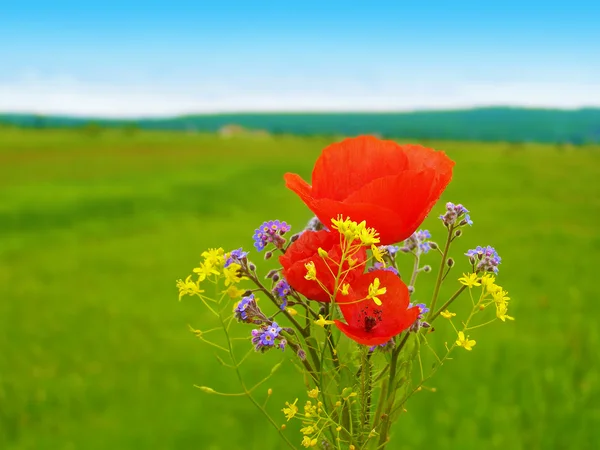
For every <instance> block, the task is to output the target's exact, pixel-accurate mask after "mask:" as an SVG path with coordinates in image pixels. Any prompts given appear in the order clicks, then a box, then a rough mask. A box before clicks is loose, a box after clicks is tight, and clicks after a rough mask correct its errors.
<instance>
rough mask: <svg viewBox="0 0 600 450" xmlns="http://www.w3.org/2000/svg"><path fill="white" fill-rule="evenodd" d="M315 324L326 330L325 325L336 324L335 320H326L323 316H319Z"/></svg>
mask: <svg viewBox="0 0 600 450" xmlns="http://www.w3.org/2000/svg"><path fill="white" fill-rule="evenodd" d="M315 323H316V324H317V325H319V326H320V327H323V328H325V325H333V324H334V323H335V322H334V321H333V320H326V319H325V318H324V317H323V316H322V315H321V314H319V319H318V320H315Z"/></svg>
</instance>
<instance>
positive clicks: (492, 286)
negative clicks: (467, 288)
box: [485, 283, 502, 295]
mask: <svg viewBox="0 0 600 450" xmlns="http://www.w3.org/2000/svg"><path fill="white" fill-rule="evenodd" d="M485 290H486V291H487V292H488V294H492V295H494V294H495V293H496V292H498V291H502V287H501V286H498V285H497V284H494V283H490V284H488V285H487V286H486V287H485Z"/></svg>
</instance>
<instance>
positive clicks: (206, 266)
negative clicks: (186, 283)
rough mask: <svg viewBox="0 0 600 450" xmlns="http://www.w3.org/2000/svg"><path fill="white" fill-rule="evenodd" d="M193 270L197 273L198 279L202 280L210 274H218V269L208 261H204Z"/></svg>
mask: <svg viewBox="0 0 600 450" xmlns="http://www.w3.org/2000/svg"><path fill="white" fill-rule="evenodd" d="M193 272H194V273H197V274H198V281H204V280H205V279H206V278H207V277H209V276H210V275H219V271H218V270H217V269H216V268H215V267H214V266H213V264H212V263H211V262H210V261H204V262H203V263H201V264H200V267H196V268H195V269H194V270H193Z"/></svg>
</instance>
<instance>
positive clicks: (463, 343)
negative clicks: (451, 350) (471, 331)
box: [456, 331, 477, 351]
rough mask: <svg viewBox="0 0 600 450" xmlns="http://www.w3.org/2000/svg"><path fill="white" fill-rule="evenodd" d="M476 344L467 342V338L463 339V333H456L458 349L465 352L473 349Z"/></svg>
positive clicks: (472, 341)
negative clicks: (462, 349)
mask: <svg viewBox="0 0 600 450" xmlns="http://www.w3.org/2000/svg"><path fill="white" fill-rule="evenodd" d="M476 343H477V342H475V341H474V340H472V339H471V340H469V336H467V337H465V333H463V332H462V331H459V332H458V340H457V341H456V345H458V346H459V347H462V348H464V349H465V350H469V351H471V350H473V347H474V346H475V344H476Z"/></svg>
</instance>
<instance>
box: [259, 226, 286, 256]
mask: <svg viewBox="0 0 600 450" xmlns="http://www.w3.org/2000/svg"><path fill="white" fill-rule="evenodd" d="M291 229H292V227H290V226H289V225H288V224H287V223H285V222H280V221H279V220H269V221H267V222H264V223H263V224H262V225H261V226H260V227H258V228H257V229H256V230H255V231H254V236H252V238H253V239H254V247H256V249H257V250H258V251H259V252H260V251H262V250H264V248H265V247H266V246H267V245H268V244H273V245H274V246H275V247H276V248H283V244H285V239H284V238H283V237H282V236H283V235H284V234H285V233H287V232H288V231H290V230H291Z"/></svg>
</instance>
